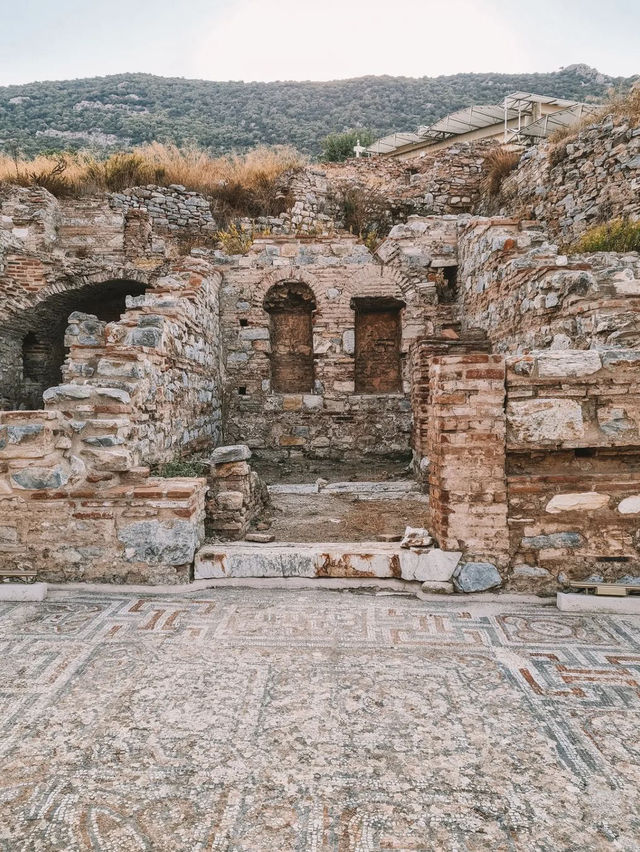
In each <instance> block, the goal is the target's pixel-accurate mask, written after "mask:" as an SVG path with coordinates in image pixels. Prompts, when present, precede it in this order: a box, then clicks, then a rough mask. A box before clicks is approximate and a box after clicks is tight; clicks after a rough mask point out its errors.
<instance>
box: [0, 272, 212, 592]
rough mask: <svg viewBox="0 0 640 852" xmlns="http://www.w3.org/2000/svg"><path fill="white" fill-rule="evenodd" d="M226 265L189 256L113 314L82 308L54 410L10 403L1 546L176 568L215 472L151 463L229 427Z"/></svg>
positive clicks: (7, 555)
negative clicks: (223, 308) (173, 471)
mask: <svg viewBox="0 0 640 852" xmlns="http://www.w3.org/2000/svg"><path fill="white" fill-rule="evenodd" d="M218 287H219V276H218V274H217V273H215V272H214V271H213V270H212V269H211V268H210V267H209V266H208V265H207V264H206V263H205V262H203V261H199V260H196V259H194V258H185V259H184V260H183V261H180V262H176V263H175V264H174V265H173V266H171V267H170V268H168V269H165V274H164V275H163V276H161V277H159V278H158V279H157V280H156V281H155V282H154V286H153V287H152V288H150V290H149V291H147V293H145V295H143V296H139V297H132V298H130V299H129V302H128V304H129V308H128V310H127V311H125V313H124V314H123V315H122V317H121V319H120V320H119V321H117V322H113V323H105V322H100V321H98V320H97V319H96V317H94V316H90V315H86V314H80V313H75V314H73V315H72V316H71V318H70V325H69V327H68V329H67V335H66V340H65V343H66V345H67V347H68V348H69V355H68V358H67V360H66V362H65V365H64V383H63V384H62V385H59V386H55V387H52V388H49V389H48V390H47V391H46V392H45V394H44V400H45V406H46V410H45V411H13V412H4V413H0V553H2V556H3V561H4V563H5V566H7V567H11V568H14V569H15V570H16V571H21V570H24V568H25V567H31V568H33V569H35V570H36V571H37V572H38V574H39V576H40V577H42V578H43V579H48V580H63V579H85V580H86V579H100V580H103V581H105V580H106V581H121V582H179V581H184V580H187V579H188V578H189V576H190V571H191V564H192V562H193V558H194V553H195V549H196V547H197V545H198V544H199V543H200V542H201V541H202V539H203V536H204V513H205V505H204V498H205V492H206V488H207V484H206V480H205V479H197V478H194V479H182V480H179V479H162V478H160V477H150V476H149V468H148V467H147V464H149V463H151V462H160V461H166V460H169V459H172V458H175V457H176V456H179V455H181V454H183V453H185V452H190V451H193V450H194V449H202V448H204V447H210V446H213V445H214V444H215V443H216V442H217V440H218V438H219V435H220V423H221V405H220V398H221V392H220V387H221V375H220V362H219V328H218V304H217V292H218Z"/></svg>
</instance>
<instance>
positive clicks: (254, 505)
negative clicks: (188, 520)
mask: <svg viewBox="0 0 640 852" xmlns="http://www.w3.org/2000/svg"><path fill="white" fill-rule="evenodd" d="M250 458H251V450H250V449H249V447H247V445H246V444H234V445H230V446H225V447H217V448H216V449H215V450H213V452H212V454H211V458H210V468H209V476H208V477H207V484H208V486H209V491H208V494H207V501H206V507H205V511H206V521H205V525H206V529H207V534H208V535H213V536H215V537H216V538H220V539H223V540H231V541H233V540H237V539H241V538H244V536H245V535H246V533H247V532H248V530H249V525H250V523H251V521H252V520H253V519H254V518H255V516H256V515H257V514H258V513H259V512H260V511H261V509H262V508H263V506H265V505H266V504H267V503H268V502H269V493H268V491H267V487H266V485H265V484H264V483H263V482H262V481H261V480H260V478H259V477H258V474H257V473H256V472H255V471H254V470H252V469H251V467H250V466H249V463H248V462H249V459H250Z"/></svg>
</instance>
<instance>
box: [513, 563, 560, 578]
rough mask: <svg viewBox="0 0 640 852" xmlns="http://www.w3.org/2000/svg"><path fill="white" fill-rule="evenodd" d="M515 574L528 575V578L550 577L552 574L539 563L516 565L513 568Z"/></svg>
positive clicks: (519, 575)
mask: <svg viewBox="0 0 640 852" xmlns="http://www.w3.org/2000/svg"><path fill="white" fill-rule="evenodd" d="M513 576H514V577H527V578H536V577H550V576H551V574H550V573H549V571H547V569H546V568H541V567H540V566H539V565H527V564H526V563H524V562H523V563H521V564H520V565H515V566H514V568H513Z"/></svg>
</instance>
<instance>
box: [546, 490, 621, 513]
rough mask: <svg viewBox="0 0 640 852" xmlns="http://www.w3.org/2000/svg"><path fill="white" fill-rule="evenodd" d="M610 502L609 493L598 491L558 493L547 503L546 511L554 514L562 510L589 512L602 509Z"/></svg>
mask: <svg viewBox="0 0 640 852" xmlns="http://www.w3.org/2000/svg"><path fill="white" fill-rule="evenodd" d="M608 502H609V495H608V494H598V492H597V491H584V492H581V493H578V494H556V495H554V496H553V497H552V498H551V500H549V502H548V503H547V505H546V508H545V511H546V512H549V513H550V514H552V515H557V514H559V513H560V512H588V511H591V510H593V509H602V508H604V507H605V506H606V505H607V503H608Z"/></svg>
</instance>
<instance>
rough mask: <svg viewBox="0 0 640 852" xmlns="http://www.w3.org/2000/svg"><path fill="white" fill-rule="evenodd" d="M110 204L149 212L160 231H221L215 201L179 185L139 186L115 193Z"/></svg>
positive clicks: (110, 197)
mask: <svg viewBox="0 0 640 852" xmlns="http://www.w3.org/2000/svg"><path fill="white" fill-rule="evenodd" d="M109 203H110V204H111V206H112V207H113V208H114V209H115V210H124V211H127V212H128V211H133V210H141V211H144V212H146V213H147V214H148V216H149V219H150V220H151V223H152V226H153V228H154V229H156V230H158V231H163V230H167V231H180V230H186V231H190V232H191V233H198V232H201V233H205V234H215V232H216V231H217V230H218V226H217V225H216V222H215V219H214V217H213V213H212V211H211V203H210V202H209V201H208V200H207V199H206V198H205V197H204V196H203V195H201V194H200V193H199V192H190V191H188V190H186V189H185V188H184V186H180V185H179V184H172V185H171V186H153V185H150V186H136V187H133V188H131V189H125V190H124V191H123V192H114V193H112V194H111V195H110V196H109Z"/></svg>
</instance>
